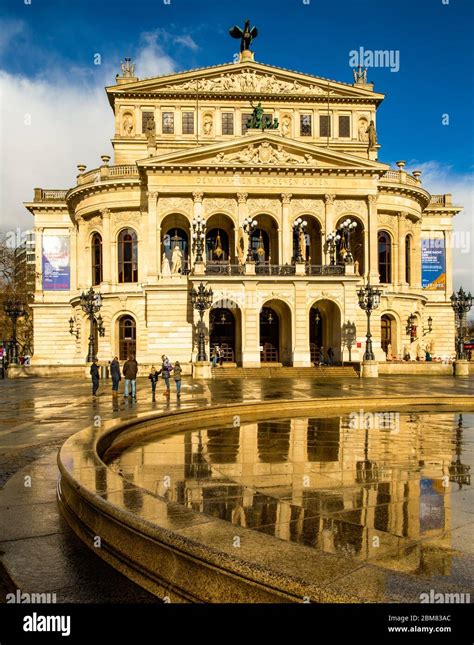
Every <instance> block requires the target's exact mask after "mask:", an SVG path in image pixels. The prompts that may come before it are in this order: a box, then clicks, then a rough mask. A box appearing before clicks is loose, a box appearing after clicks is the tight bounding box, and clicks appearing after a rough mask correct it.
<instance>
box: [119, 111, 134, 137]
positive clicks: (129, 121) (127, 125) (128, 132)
mask: <svg viewBox="0 0 474 645" xmlns="http://www.w3.org/2000/svg"><path fill="white" fill-rule="evenodd" d="M134 127H135V126H134V124H133V116H132V115H131V114H130V112H126V113H125V114H124V115H123V123H122V130H123V133H124V135H125V136H126V137H131V136H132V134H133V131H134Z"/></svg>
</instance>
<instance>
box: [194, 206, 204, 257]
mask: <svg viewBox="0 0 474 645" xmlns="http://www.w3.org/2000/svg"><path fill="white" fill-rule="evenodd" d="M192 226H193V232H192V238H193V251H194V253H195V255H196V257H195V261H196V262H202V255H203V253H204V242H205V239H206V222H205V220H204V219H203V218H202V217H201V216H200V215H198V216H197V217H195V218H194V219H193V221H192Z"/></svg>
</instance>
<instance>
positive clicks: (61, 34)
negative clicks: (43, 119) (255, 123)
mask: <svg viewBox="0 0 474 645" xmlns="http://www.w3.org/2000/svg"><path fill="white" fill-rule="evenodd" d="M444 1H445V2H446V1H447V0H444ZM247 16H248V17H249V18H251V20H252V22H253V23H254V24H256V25H257V26H258V27H259V29H260V35H259V37H258V39H257V40H256V41H255V43H254V49H255V51H256V59H257V60H259V61H261V62H267V63H270V64H274V65H280V66H282V67H288V68H290V69H295V70H301V71H304V72H309V73H312V74H316V75H321V76H324V77H328V78H332V79H335V80H341V81H346V82H351V78H352V75H351V70H350V68H349V64H348V61H349V52H350V51H351V50H353V49H358V48H359V47H361V46H362V47H364V48H365V49H372V50H380V49H388V50H397V51H399V52H400V70H399V71H398V72H391V71H390V69H385V68H384V69H380V68H373V69H371V70H369V80H371V81H373V82H374V83H375V89H376V90H377V91H380V92H383V93H385V94H386V95H387V98H386V100H385V101H384V103H383V104H382V107H381V108H380V110H379V115H378V130H379V139H380V142H381V143H382V145H383V148H382V149H381V153H380V154H381V159H383V160H384V161H395V160H397V159H399V158H404V159H407V161H410V160H416V161H418V162H422V161H424V160H432V159H438V160H439V161H440V162H442V163H444V164H447V165H449V166H450V167H451V168H452V169H453V170H454V171H455V172H465V171H466V170H472V165H473V149H474V137H473V129H472V127H471V121H472V114H473V108H474V98H473V97H474V91H473V84H472V79H473V70H474V55H473V51H474V49H473V47H472V33H473V28H474V1H473V0H449V4H443V0H396V1H394V2H382V1H380V0H358V2H354V1H353V0H333V2H323V1H322V0H310V3H309V4H303V0H276V1H275V0H274V1H273V2H270V1H265V0H260V1H259V2H255V1H251V2H249V1H247V0H240V1H239V2H232V1H229V0H227V1H222V0H203V1H197V0H171V3H170V4H164V3H163V2H162V1H161V0H135V1H134V2H131V1H124V0H105V1H102V2H98V1H96V0H69V1H66V0H32V2H31V5H25V4H24V3H23V2H21V1H20V0H3V2H2V9H1V10H0V17H1V18H2V19H7V20H8V21H10V24H11V23H12V22H15V21H21V22H23V23H24V25H25V26H26V29H24V31H23V33H22V34H18V35H17V36H16V38H15V40H16V44H15V45H14V48H13V50H12V49H11V48H10V47H4V48H2V51H1V53H0V67H1V68H2V69H4V70H7V71H8V72H10V73H15V74H18V73H20V74H22V75H25V76H27V77H36V76H38V75H44V73H45V69H44V65H46V66H51V65H54V64H56V65H57V66H59V67H61V68H63V69H67V68H68V67H69V68H72V69H74V70H75V74H77V75H78V76H81V75H84V76H85V78H86V79H87V78H89V77H90V76H91V75H93V74H94V72H96V71H97V70H94V69H93V68H92V67H91V57H92V55H93V53H95V52H99V53H101V56H102V61H103V63H104V64H106V65H107V64H108V65H110V66H111V67H112V66H115V67H118V63H119V61H120V59H121V58H123V56H125V55H127V54H128V55H131V56H132V57H134V56H135V57H136V54H137V51H138V49H139V45H140V38H141V34H143V32H146V31H153V30H156V29H160V28H161V29H164V30H166V32H168V33H171V34H175V35H180V36H187V37H190V38H191V39H192V42H193V43H195V47H194V46H193V47H189V46H186V45H183V44H180V43H179V42H174V43H172V42H169V43H168V45H169V46H170V47H169V52H168V53H169V54H170V55H171V56H172V58H173V59H174V61H175V62H176V69H189V68H192V67H200V66H206V65H214V64H217V63H221V62H227V61H229V60H231V58H232V54H233V52H234V51H235V50H236V45H237V44H238V43H237V41H233V40H232V39H231V38H230V37H229V36H228V35H227V30H228V28H229V27H230V26H231V25H232V24H234V23H238V24H241V23H242V22H243V19H244V18H245V17H247ZM189 42H191V41H189ZM81 68H82V69H81ZM138 73H139V69H138ZM110 82H112V79H110ZM443 114H448V115H449V122H450V123H449V125H448V126H446V125H443V124H442V122H441V119H442V115H443Z"/></svg>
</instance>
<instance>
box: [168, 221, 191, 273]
mask: <svg viewBox="0 0 474 645" xmlns="http://www.w3.org/2000/svg"><path fill="white" fill-rule="evenodd" d="M189 233H190V230H189V221H188V220H187V219H186V217H185V216H184V215H181V214H179V213H177V214H174V215H168V216H167V217H165V218H164V220H163V222H162V225H161V235H162V244H161V254H162V256H163V254H164V255H165V256H166V258H167V260H168V262H169V263H170V266H171V263H172V255H173V249H174V247H175V246H178V248H179V249H180V251H181V253H182V273H187V270H188V268H189V253H190V248H189ZM162 260H163V258H162Z"/></svg>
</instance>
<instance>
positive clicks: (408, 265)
mask: <svg viewBox="0 0 474 645" xmlns="http://www.w3.org/2000/svg"><path fill="white" fill-rule="evenodd" d="M405 282H406V283H407V284H411V235H407V236H406V238H405Z"/></svg>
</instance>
